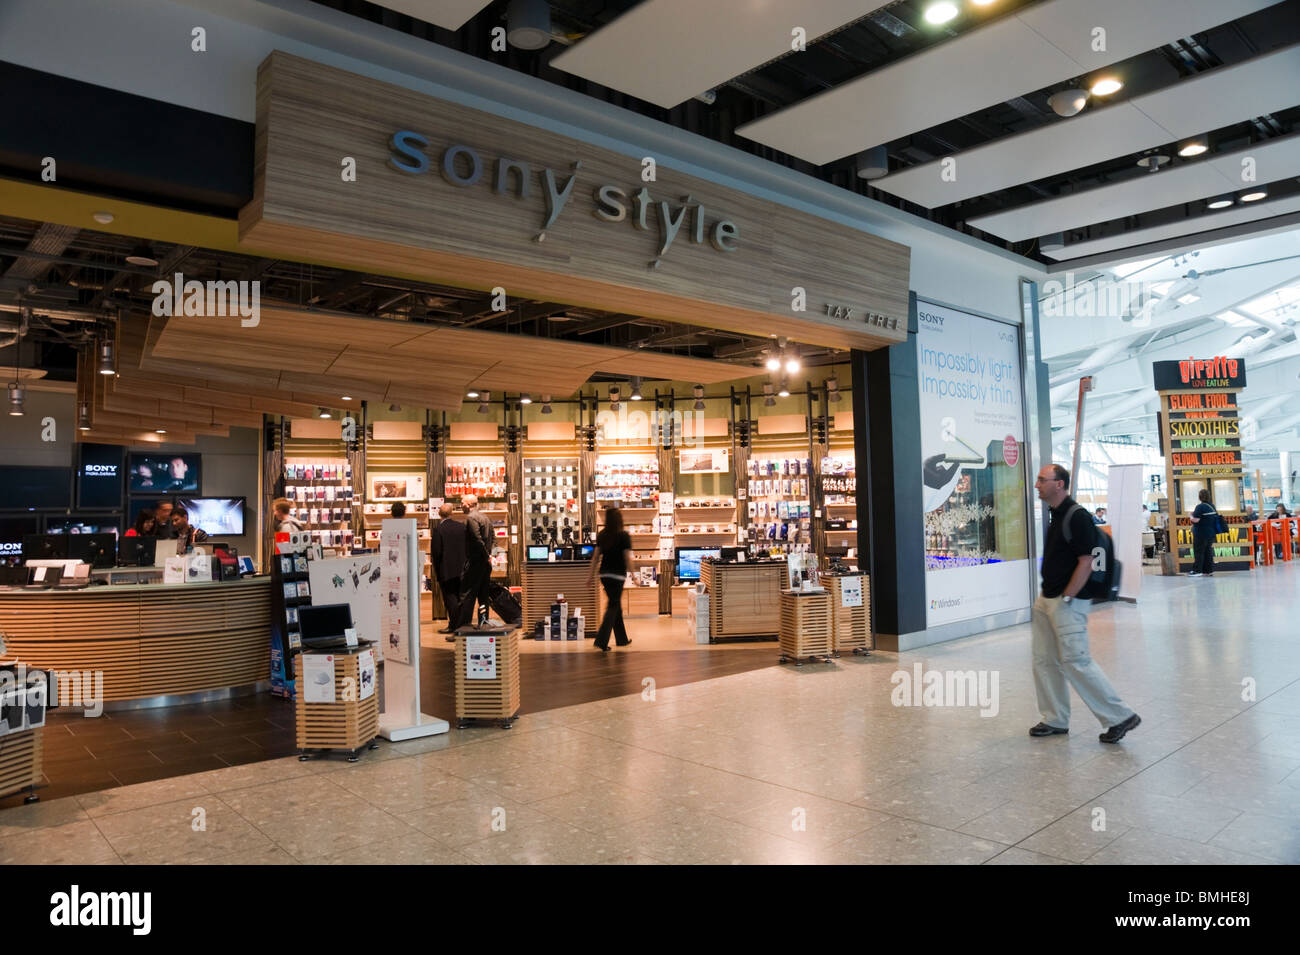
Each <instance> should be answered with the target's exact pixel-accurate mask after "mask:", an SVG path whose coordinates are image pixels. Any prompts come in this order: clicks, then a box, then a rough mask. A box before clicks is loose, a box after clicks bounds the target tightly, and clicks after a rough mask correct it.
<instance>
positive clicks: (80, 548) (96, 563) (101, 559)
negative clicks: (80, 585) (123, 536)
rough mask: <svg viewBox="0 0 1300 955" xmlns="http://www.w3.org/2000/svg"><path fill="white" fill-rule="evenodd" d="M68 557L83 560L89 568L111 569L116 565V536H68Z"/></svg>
mask: <svg viewBox="0 0 1300 955" xmlns="http://www.w3.org/2000/svg"><path fill="white" fill-rule="evenodd" d="M67 543H68V557H70V558H72V559H73V560H84V561H85V562H86V563H87V564H89V565H90V566H91V567H112V566H113V565H114V564H115V563H117V535H116V534H69V535H68V536H67Z"/></svg>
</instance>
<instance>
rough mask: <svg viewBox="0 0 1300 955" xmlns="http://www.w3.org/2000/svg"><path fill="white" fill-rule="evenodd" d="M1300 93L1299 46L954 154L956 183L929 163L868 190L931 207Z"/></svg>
mask: <svg viewBox="0 0 1300 955" xmlns="http://www.w3.org/2000/svg"><path fill="white" fill-rule="evenodd" d="M1298 88H1300V44H1297V45H1295V46H1290V47H1286V48H1284V49H1281V50H1277V51H1275V52H1273V53H1270V54H1267V55H1265V56H1261V57H1258V58H1256V59H1253V60H1247V61H1246V62H1244V63H1241V64H1238V65H1236V66H1230V67H1225V68H1223V69H1218V70H1212V71H1210V72H1208V73H1203V74H1201V75H1199V76H1195V77H1192V78H1190V79H1188V80H1186V81H1184V82H1181V83H1175V84H1174V85H1173V86H1169V87H1165V88H1164V89H1160V90H1157V91H1155V92H1154V93H1148V94H1146V95H1144V96H1136V97H1134V98H1133V99H1131V100H1127V101H1125V102H1122V103H1117V104H1115V105H1114V106H1103V107H1101V108H1092V107H1089V108H1088V109H1087V110H1085V111H1084V112H1083V113H1082V114H1080V115H1078V116H1075V117H1073V118H1070V119H1065V120H1060V121H1058V122H1053V123H1050V124H1049V125H1047V126H1040V127H1038V128H1037V129H1033V130H1029V131H1028V132H1025V133H1020V134H1018V135H1013V136H1005V137H1003V138H1001V139H997V140H994V141H992V142H990V143H986V144H984V145H981V146H977V147H975V148H974V149H968V150H966V151H964V152H960V153H957V154H956V157H955V158H956V163H957V165H956V171H957V175H956V178H955V179H949V180H945V178H944V177H942V176H941V175H940V172H941V162H942V160H935V161H934V162H930V163H925V164H923V165H919V166H912V167H910V168H908V169H905V170H902V171H900V172H897V173H895V174H893V175H892V176H886V177H884V178H883V179H879V180H877V181H876V182H875V183H873V185H875V186H876V188H878V189H882V190H884V191H885V192H888V193H892V194H893V195H896V196H899V197H901V198H903V199H907V200H909V201H910V202H915V203H916V204H918V205H921V206H925V207H926V208H927V209H933V208H935V207H936V206H942V205H947V204H948V203H950V202H957V201H959V200H963V199H971V198H974V197H975V196H982V195H986V194H988V193H992V192H996V191H998V190H999V189H1006V188H1007V187H1009V186H1014V185H1017V184H1019V183H1023V182H1034V181H1036V180H1038V179H1043V178H1046V177H1048V176H1053V175H1059V174H1061V173H1065V172H1068V171H1070V170H1072V169H1081V168H1083V167H1085V166H1090V165H1092V164H1094V163H1099V162H1104V161H1106V160H1108V159H1113V158H1115V157H1116V156H1122V155H1125V154H1126V153H1138V152H1141V151H1142V150H1144V149H1149V148H1152V147H1155V146H1161V145H1164V144H1166V143H1172V142H1175V141H1177V140H1182V139H1186V138H1189V137H1192V136H1196V135H1200V134H1203V133H1205V132H1206V131H1208V130H1212V129H1218V128H1220V127H1223V126H1230V125H1232V124H1233V123H1237V122H1240V121H1242V120H1246V119H1249V118H1251V117H1252V116H1259V115H1262V114H1264V113H1270V112H1274V111H1277V110H1283V109H1286V108H1288V107H1291V106H1294V105H1296V102H1297V100H1298V99H1300V94H1298V93H1297V89H1298Z"/></svg>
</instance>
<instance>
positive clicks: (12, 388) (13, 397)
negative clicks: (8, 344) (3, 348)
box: [9, 341, 27, 418]
mask: <svg viewBox="0 0 1300 955" xmlns="http://www.w3.org/2000/svg"><path fill="white" fill-rule="evenodd" d="M26 398H27V389H26V388H24V387H23V383H22V381H21V380H20V379H19V377H18V342H16V341H15V342H14V380H13V381H11V382H10V383H9V414H10V415H12V416H13V417H15V418H21V417H22V414H23V401H25V400H26Z"/></svg>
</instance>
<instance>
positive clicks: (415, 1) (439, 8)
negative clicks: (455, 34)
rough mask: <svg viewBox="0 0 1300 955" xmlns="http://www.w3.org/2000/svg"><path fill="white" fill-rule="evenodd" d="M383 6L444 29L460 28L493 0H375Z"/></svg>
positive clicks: (374, 0)
mask: <svg viewBox="0 0 1300 955" xmlns="http://www.w3.org/2000/svg"><path fill="white" fill-rule="evenodd" d="M373 2H374V3H375V4H377V5H378V6H381V7H387V8H388V9H389V10H395V11H396V12H398V13H405V14H406V15H407V16H408V17H415V19H417V20H423V21H425V22H426V23H432V24H433V25H434V26H438V27H442V28H443V29H444V30H459V29H460V28H461V27H463V26H464V25H465V21H466V20H468V19H469V18H470V17H472V16H473V15H474V14H476V13H478V12H479V11H480V10H482V9H483V8H484V7H486V6H487V5H488V4H489V3H491V2H492V0H373Z"/></svg>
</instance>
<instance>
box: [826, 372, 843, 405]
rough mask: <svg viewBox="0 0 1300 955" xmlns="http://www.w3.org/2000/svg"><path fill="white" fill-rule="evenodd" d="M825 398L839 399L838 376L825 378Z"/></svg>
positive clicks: (828, 399) (830, 399)
mask: <svg viewBox="0 0 1300 955" xmlns="http://www.w3.org/2000/svg"><path fill="white" fill-rule="evenodd" d="M826 400H827V401H839V400H840V381H839V379H838V378H836V377H834V376H831V377H830V378H827V379H826Z"/></svg>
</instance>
